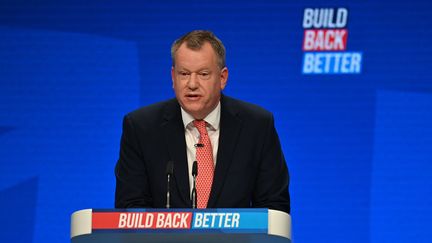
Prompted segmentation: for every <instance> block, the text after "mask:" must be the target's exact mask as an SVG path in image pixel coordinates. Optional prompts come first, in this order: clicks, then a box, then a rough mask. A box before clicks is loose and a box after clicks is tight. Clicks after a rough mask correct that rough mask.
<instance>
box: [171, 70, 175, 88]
mask: <svg viewBox="0 0 432 243" xmlns="http://www.w3.org/2000/svg"><path fill="white" fill-rule="evenodd" d="M174 75H175V73H174V66H172V67H171V81H172V87H173V88H174Z"/></svg>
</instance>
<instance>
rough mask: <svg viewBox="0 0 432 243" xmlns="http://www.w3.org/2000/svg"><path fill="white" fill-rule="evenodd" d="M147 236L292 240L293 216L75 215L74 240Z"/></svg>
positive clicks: (243, 212) (204, 212)
mask: <svg viewBox="0 0 432 243" xmlns="http://www.w3.org/2000/svg"><path fill="white" fill-rule="evenodd" d="M144 235H145V238H146V241H144V242H158V239H160V240H161V241H160V242H170V240H169V239H172V241H171V242H178V241H179V240H180V241H181V239H184V242H192V241H193V242H203V241H206V242H209V239H213V238H214V236H215V235H217V237H216V239H218V240H222V239H223V238H224V237H225V238H227V239H226V242H230V241H231V242H232V241H237V242H254V241H253V240H252V241H251V239H256V240H257V242H259V241H260V240H261V241H262V240H264V239H266V240H269V239H270V238H271V239H273V240H272V241H271V242H290V239H291V217H290V215H289V214H287V213H285V212H281V211H277V210H271V209H253V208H247V209H246V208H245V209H238V208H235V209H227V208H224V209H85V210H79V211H76V212H75V213H73V214H72V217H71V240H72V242H104V241H105V242H106V240H104V239H105V238H107V239H110V241H109V242H125V240H126V242H135V240H138V239H139V238H141V237H143V236H144ZM191 236H193V237H192V238H191ZM203 237H204V238H203ZM221 237H222V238H221ZM117 238H118V239H119V241H116V240H115V239H117ZM126 238H127V239H126ZM200 238H203V240H201V241H200V240H199V239H200ZM78 239H79V241H77V240H78ZM97 239H99V240H101V241H99V240H97ZM128 239H129V240H128ZM134 239H135V240H134ZM150 239H152V240H151V241H148V240H150ZM241 239H243V240H241ZM245 239H249V240H246V241H245ZM195 240H197V241H195ZM275 240H279V241H275ZM280 240H281V241H280ZM210 242H211V240H210ZM221 242H223V240H222V241H221Z"/></svg>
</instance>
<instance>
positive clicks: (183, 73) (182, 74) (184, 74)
mask: <svg viewBox="0 0 432 243" xmlns="http://www.w3.org/2000/svg"><path fill="white" fill-rule="evenodd" d="M180 75H181V76H187V75H189V73H187V72H180Z"/></svg>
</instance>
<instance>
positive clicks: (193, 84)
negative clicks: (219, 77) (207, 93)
mask: <svg viewBox="0 0 432 243" xmlns="http://www.w3.org/2000/svg"><path fill="white" fill-rule="evenodd" d="M187 86H188V88H190V89H197V88H198V86H199V81H198V77H197V74H196V73H191V75H190V76H189V80H188V83H187Z"/></svg>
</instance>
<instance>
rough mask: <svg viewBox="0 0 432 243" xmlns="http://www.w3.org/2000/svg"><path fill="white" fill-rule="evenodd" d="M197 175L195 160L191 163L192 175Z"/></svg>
mask: <svg viewBox="0 0 432 243" xmlns="http://www.w3.org/2000/svg"><path fill="white" fill-rule="evenodd" d="M197 175H198V163H197V162H196V161H194V162H193V164H192V176H197Z"/></svg>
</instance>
